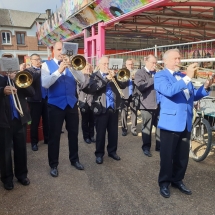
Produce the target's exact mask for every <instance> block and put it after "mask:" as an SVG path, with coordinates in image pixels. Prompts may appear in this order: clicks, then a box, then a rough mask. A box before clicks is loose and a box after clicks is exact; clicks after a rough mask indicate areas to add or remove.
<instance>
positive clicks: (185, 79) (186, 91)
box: [168, 69, 191, 100]
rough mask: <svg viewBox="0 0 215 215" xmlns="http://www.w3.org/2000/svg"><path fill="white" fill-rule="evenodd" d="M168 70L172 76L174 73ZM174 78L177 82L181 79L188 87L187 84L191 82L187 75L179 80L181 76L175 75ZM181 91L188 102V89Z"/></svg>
mask: <svg viewBox="0 0 215 215" xmlns="http://www.w3.org/2000/svg"><path fill="white" fill-rule="evenodd" d="M168 70H169V72H170V73H171V74H172V75H173V73H174V71H172V70H170V69H168ZM175 78H176V79H177V80H178V81H179V80H181V79H183V81H184V82H185V84H186V85H188V83H189V82H190V81H191V78H190V77H188V76H187V75H186V76H184V77H183V78H181V76H178V75H176V76H175ZM183 91H184V94H185V96H186V99H187V100H188V99H189V98H190V93H189V90H188V89H185V90H183Z"/></svg>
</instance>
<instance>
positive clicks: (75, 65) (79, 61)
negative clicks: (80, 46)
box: [64, 55, 87, 84]
mask: <svg viewBox="0 0 215 215" xmlns="http://www.w3.org/2000/svg"><path fill="white" fill-rule="evenodd" d="M66 56H67V59H68V60H69V69H70V72H71V73H72V75H73V77H74V78H75V80H76V82H77V83H79V84H80V83H81V82H84V80H85V77H84V75H83V73H82V72H81V73H80V72H77V71H79V70H83V69H84V68H85V66H86V64H87V62H86V59H85V58H84V57H83V56H82V55H72V56H69V55H66ZM64 59H65V58H64ZM70 67H71V68H72V69H71V68H70ZM73 69H74V70H75V71H73ZM77 76H79V79H80V80H78V78H77Z"/></svg>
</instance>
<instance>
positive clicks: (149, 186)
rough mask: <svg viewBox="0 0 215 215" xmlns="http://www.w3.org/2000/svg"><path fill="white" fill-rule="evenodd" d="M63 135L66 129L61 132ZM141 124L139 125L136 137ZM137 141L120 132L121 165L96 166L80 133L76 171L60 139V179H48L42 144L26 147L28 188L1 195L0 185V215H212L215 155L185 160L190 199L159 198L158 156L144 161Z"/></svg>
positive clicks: (64, 138) (91, 150) (177, 194)
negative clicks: (82, 168)
mask: <svg viewBox="0 0 215 215" xmlns="http://www.w3.org/2000/svg"><path fill="white" fill-rule="evenodd" d="M64 130H65V128H64ZM140 131H141V122H138V132H140ZM141 144H142V140H141V137H140V136H137V137H133V136H132V134H131V133H130V132H129V133H128V135H127V136H126V137H122V135H121V129H120V127H119V144H118V154H119V155H120V157H121V161H115V160H113V159H111V158H109V157H108V156H107V153H106V154H105V156H104V163H103V164H102V165H98V164H96V163H95V156H94V150H95V144H89V145H88V144H86V143H85V142H84V141H83V138H82V133H81V130H80V132H79V157H80V162H81V163H82V164H83V165H84V166H85V170H84V171H78V170H76V169H75V168H74V167H72V166H71V165H70V162H69V159H68V143H67V132H66V131H65V133H64V134H62V137H61V148H60V164H59V167H58V169H59V177H57V178H53V177H51V176H50V174H49V171H50V168H49V166H48V159H47V145H45V144H43V143H42V142H41V143H39V151H37V152H33V151H32V150H31V148H30V144H28V146H27V148H28V168H29V175H28V176H29V178H30V180H31V184H30V185H29V186H27V187H24V186H22V185H20V184H19V183H18V182H17V180H16V179H14V185H15V187H14V189H13V190H12V191H7V190H4V188H3V186H2V184H0V215H6V214H9V215H21V214H26V215H43V214H44V215H85V214H86V215H97V214H101V215H118V214H119V215H121V214H123V215H135V214H137V215H212V214H215V155H214V151H212V153H211V154H210V156H209V157H207V159H205V160H204V161H203V162H199V163H197V162H195V161H193V160H192V159H190V161H189V166H188V169H187V172H186V177H185V179H184V182H185V184H186V185H187V186H188V187H189V188H190V189H191V190H192V192H193V194H192V195H191V196H187V195H185V194H182V193H180V192H179V191H178V190H177V189H174V188H172V187H171V188H170V191H171V197H170V198H169V199H165V198H163V197H162V196H160V194H159V187H158V184H157V177H158V171H159V153H158V152H156V151H154V148H155V144H154V140H153V144H152V149H151V152H152V155H153V156H152V157H151V158H148V157H146V156H145V155H144V154H143V152H142V150H141Z"/></svg>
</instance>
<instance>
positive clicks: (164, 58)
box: [163, 49, 180, 60]
mask: <svg viewBox="0 0 215 215" xmlns="http://www.w3.org/2000/svg"><path fill="white" fill-rule="evenodd" d="M171 52H178V53H179V54H180V51H179V49H169V50H167V51H166V52H165V53H164V55H163V60H166V59H167V58H168V57H169V54H170V53H171Z"/></svg>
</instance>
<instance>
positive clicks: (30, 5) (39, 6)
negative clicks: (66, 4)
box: [0, 0, 61, 13]
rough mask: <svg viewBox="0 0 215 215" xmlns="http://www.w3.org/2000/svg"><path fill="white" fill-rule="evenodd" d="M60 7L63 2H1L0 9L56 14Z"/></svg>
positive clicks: (11, 0)
mask: <svg viewBox="0 0 215 215" xmlns="http://www.w3.org/2000/svg"><path fill="white" fill-rule="evenodd" d="M56 6H57V7H56ZM60 6H61V0H34V1H32V0H0V8H4V9H12V10H21V11H28V12H37V13H45V11H46V9H51V10H52V11H53V12H55V11H56V8H59V7H60Z"/></svg>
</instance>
